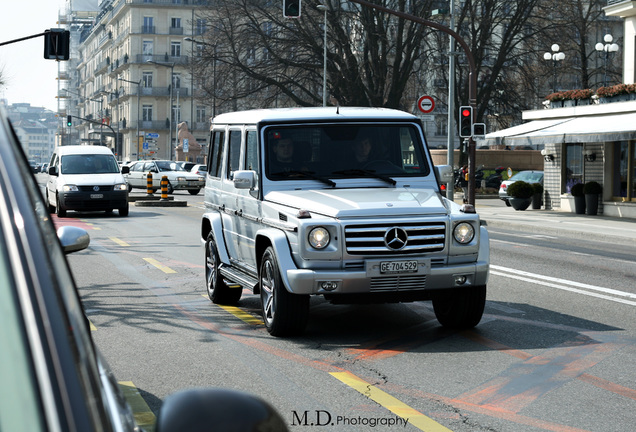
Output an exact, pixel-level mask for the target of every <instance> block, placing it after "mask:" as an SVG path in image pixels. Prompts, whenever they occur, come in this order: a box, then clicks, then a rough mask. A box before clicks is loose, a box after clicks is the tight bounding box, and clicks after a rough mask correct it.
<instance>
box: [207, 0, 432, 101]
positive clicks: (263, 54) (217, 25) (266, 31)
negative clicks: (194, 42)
mask: <svg viewBox="0 0 636 432" xmlns="http://www.w3.org/2000/svg"><path fill="white" fill-rule="evenodd" d="M382 3H383V4H386V5H387V6H388V7H391V8H395V9H397V10H402V11H404V10H405V8H406V7H407V6H408V5H412V4H413V3H414V2H408V1H406V0H383V1H382ZM317 4H318V3H317V2H316V3H309V2H305V3H304V4H303V11H302V16H301V18H300V19H297V20H294V19H286V18H284V17H283V16H282V9H281V5H280V4H279V3H277V2H269V1H262V0H261V1H257V0H238V1H237V0H219V1H216V2H214V4H213V7H211V8H210V9H208V10H206V11H205V12H203V14H204V15H205V16H206V17H207V19H208V21H209V22H210V23H212V24H213V28H212V29H211V30H210V31H209V32H208V33H206V34H205V35H204V37H205V43H206V44H207V46H208V48H210V46H214V45H215V46H216V56H215V58H214V59H210V57H209V55H204V56H201V57H199V58H198V61H197V63H196V70H197V73H198V74H199V75H201V74H204V75H205V76H207V77H209V76H211V75H212V74H211V67H212V66H214V65H215V64H216V67H217V68H218V69H217V70H216V73H215V74H214V75H217V77H218V80H216V84H217V87H216V88H217V89H221V88H223V89H224V94H223V95H218V96H217V97H218V98H219V99H220V103H227V102H228V101H230V100H239V99H240V100H242V101H243V103H241V106H250V105H251V106H276V105H300V106H316V105H321V104H322V81H323V25H324V14H323V12H322V11H320V10H318V8H317V7H316V6H317ZM323 4H324V5H325V6H326V7H327V14H326V15H327V31H328V42H327V46H328V54H327V88H328V93H329V95H330V99H331V100H332V101H334V102H336V101H337V103H340V104H342V105H361V106H384V107H395V108H403V107H404V106H405V102H404V100H403V95H404V91H405V88H406V87H407V85H408V83H409V80H410V79H411V77H412V74H413V69H414V64H415V62H416V61H417V60H418V58H419V54H420V47H421V42H422V37H423V31H422V29H421V27H420V26H419V24H415V23H412V22H407V21H403V20H399V19H397V18H395V17H393V16H389V15H386V14H383V13H379V12H377V11H375V10H371V9H368V8H361V7H359V6H358V5H356V4H354V3H347V2H341V1H339V0H328V1H324V2H323ZM417 4H418V5H417V8H418V9H417V10H416V11H415V12H420V13H423V11H425V10H426V9H427V8H428V7H429V5H430V2H429V1H424V2H417ZM408 12H414V11H413V10H408ZM205 52H207V53H208V54H209V49H208V50H206V51H205ZM229 81H231V82H232V84H231V85H230V86H227V84H228V82H229ZM221 83H223V86H221V85H220V84H221ZM228 88H229V89H231V91H230V92H229V93H228V91H227V89H228ZM208 89H209V85H208ZM208 93H209V92H208ZM248 100H251V101H252V102H247V101H248Z"/></svg>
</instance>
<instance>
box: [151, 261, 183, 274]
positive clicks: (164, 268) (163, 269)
mask: <svg viewBox="0 0 636 432" xmlns="http://www.w3.org/2000/svg"><path fill="white" fill-rule="evenodd" d="M144 261H146V262H148V263H149V264H152V265H153V266H155V267H157V268H158V269H159V270H161V271H162V272H164V273H176V271H174V270H172V269H171V268H170V267H166V266H165V265H163V264H161V263H160V262H159V261H157V260H156V259H154V258H144Z"/></svg>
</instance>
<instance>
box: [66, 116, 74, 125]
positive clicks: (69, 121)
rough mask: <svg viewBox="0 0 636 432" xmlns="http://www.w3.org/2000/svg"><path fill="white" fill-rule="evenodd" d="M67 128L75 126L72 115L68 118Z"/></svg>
mask: <svg viewBox="0 0 636 432" xmlns="http://www.w3.org/2000/svg"><path fill="white" fill-rule="evenodd" d="M66 126H68V127H71V126H73V118H72V117H71V116H70V115H68V116H66Z"/></svg>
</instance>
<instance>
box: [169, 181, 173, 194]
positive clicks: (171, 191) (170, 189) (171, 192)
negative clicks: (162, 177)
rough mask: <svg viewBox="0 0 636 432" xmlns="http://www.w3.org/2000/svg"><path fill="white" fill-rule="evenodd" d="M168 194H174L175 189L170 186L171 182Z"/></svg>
mask: <svg viewBox="0 0 636 432" xmlns="http://www.w3.org/2000/svg"><path fill="white" fill-rule="evenodd" d="M168 193H169V194H170V195H172V194H173V193H174V188H173V187H172V185H171V184H170V182H168Z"/></svg>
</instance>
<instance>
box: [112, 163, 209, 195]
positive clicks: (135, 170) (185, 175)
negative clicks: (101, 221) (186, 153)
mask: <svg viewBox="0 0 636 432" xmlns="http://www.w3.org/2000/svg"><path fill="white" fill-rule="evenodd" d="M148 173H151V174H152V189H153V192H156V191H158V190H161V178H162V177H163V176H166V177H167V178H168V193H169V194H171V193H173V192H174V191H176V190H187V191H188V192H190V194H191V195H196V194H198V193H199V191H200V190H201V188H203V187H205V177H203V176H200V175H197V174H194V173H191V172H189V171H186V170H185V169H183V167H182V166H181V165H180V164H179V163H177V162H175V161H169V160H146V161H137V162H134V163H133V164H131V165H130V172H129V173H128V174H126V175H125V176H124V177H125V178H126V181H127V182H128V190H129V191H132V189H133V188H138V189H144V190H147V189H148Z"/></svg>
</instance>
